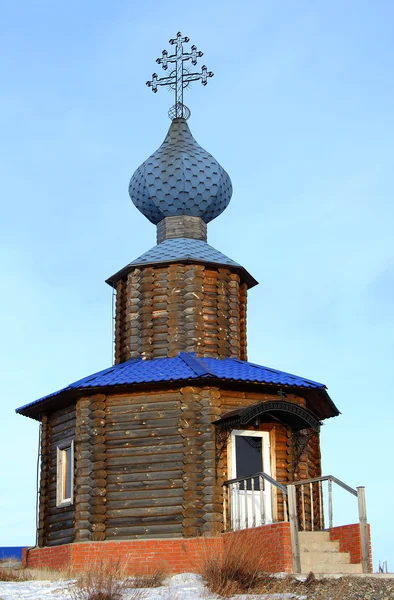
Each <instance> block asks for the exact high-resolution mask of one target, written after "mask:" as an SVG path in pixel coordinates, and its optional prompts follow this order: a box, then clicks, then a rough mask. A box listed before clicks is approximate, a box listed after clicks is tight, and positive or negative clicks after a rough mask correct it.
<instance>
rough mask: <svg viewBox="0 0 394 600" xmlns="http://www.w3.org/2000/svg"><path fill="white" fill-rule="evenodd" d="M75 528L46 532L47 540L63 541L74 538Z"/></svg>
mask: <svg viewBox="0 0 394 600" xmlns="http://www.w3.org/2000/svg"><path fill="white" fill-rule="evenodd" d="M74 535H75V528H74V527H68V528H67V529H61V530H60V531H47V532H46V537H47V540H48V541H49V540H64V539H65V538H69V537H74Z"/></svg>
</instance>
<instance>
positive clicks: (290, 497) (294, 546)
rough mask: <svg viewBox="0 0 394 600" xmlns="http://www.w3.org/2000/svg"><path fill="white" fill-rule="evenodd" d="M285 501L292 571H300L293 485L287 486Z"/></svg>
mask: <svg viewBox="0 0 394 600" xmlns="http://www.w3.org/2000/svg"><path fill="white" fill-rule="evenodd" d="M287 502H288V508H289V522H290V539H291V554H292V557H293V573H301V557H300V545H299V543H298V518H297V500H296V490H295V485H288V486H287Z"/></svg>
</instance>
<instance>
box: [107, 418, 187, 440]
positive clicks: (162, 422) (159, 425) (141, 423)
mask: <svg viewBox="0 0 394 600" xmlns="http://www.w3.org/2000/svg"><path fill="white" fill-rule="evenodd" d="M178 420H179V414H176V415H174V418H172V419H160V418H158V419H146V418H144V417H143V416H141V417H140V418H139V419H137V420H130V421H128V422H127V429H128V430H130V431H133V430H138V429H140V428H141V427H145V426H147V427H149V428H150V430H152V429H154V430H156V429H157V430H158V433H160V430H161V429H163V428H167V427H177V426H178ZM124 428H125V423H123V422H118V421H116V422H115V421H108V423H107V430H106V433H107V435H108V433H110V432H112V431H119V429H124Z"/></svg>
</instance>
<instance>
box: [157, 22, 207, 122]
mask: <svg viewBox="0 0 394 600" xmlns="http://www.w3.org/2000/svg"><path fill="white" fill-rule="evenodd" d="M187 42H189V38H188V37H182V34H181V32H180V31H178V33H177V36H176V38H175V39H172V40H170V44H171V45H173V46H176V48H175V53H174V54H171V55H169V54H168V52H167V50H163V53H162V57H161V58H157V59H156V62H157V63H158V64H159V65H161V66H162V67H163V69H164V70H165V71H166V70H167V69H168V65H169V64H171V63H175V64H174V69H173V70H172V71H171V73H170V74H169V76H168V77H158V75H157V73H153V75H152V80H151V81H147V82H146V85H147V86H149V87H151V88H152V92H155V93H156V92H157V88H158V86H159V85H165V86H168V87H169V88H170V89H172V90H174V91H175V104H174V106H173V107H172V108H170V110H169V113H168V114H169V117H170V118H171V119H174V118H175V117H183V118H184V119H187V118H188V117H189V116H190V110H189V109H188V108H187V106H185V105H184V104H183V90H184V89H185V88H187V87H188V86H189V85H190V83H191V82H192V81H199V80H201V83H202V84H203V85H207V81H208V77H213V73H212V71H208V70H207V67H206V66H205V65H203V66H202V67H201V73H190V72H189V71H188V70H187V69H186V68H185V67H184V63H185V62H187V61H188V60H190V61H191V63H192V65H196V64H197V58H200V56H202V55H203V53H202V52H201V51H200V50H197V47H196V46H192V47H191V52H184V50H183V44H187Z"/></svg>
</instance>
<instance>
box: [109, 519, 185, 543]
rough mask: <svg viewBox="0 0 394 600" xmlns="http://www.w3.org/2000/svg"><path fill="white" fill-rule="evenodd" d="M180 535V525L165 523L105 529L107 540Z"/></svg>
mask: <svg viewBox="0 0 394 600" xmlns="http://www.w3.org/2000/svg"><path fill="white" fill-rule="evenodd" d="M181 533H182V524H181V523H166V524H165V525H164V526H163V525H152V526H146V527H141V526H135V527H108V525H107V529H106V539H107V540H128V539H134V538H139V537H141V536H143V537H144V539H148V538H157V537H160V538H173V537H175V536H179V535H180V534H181Z"/></svg>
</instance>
